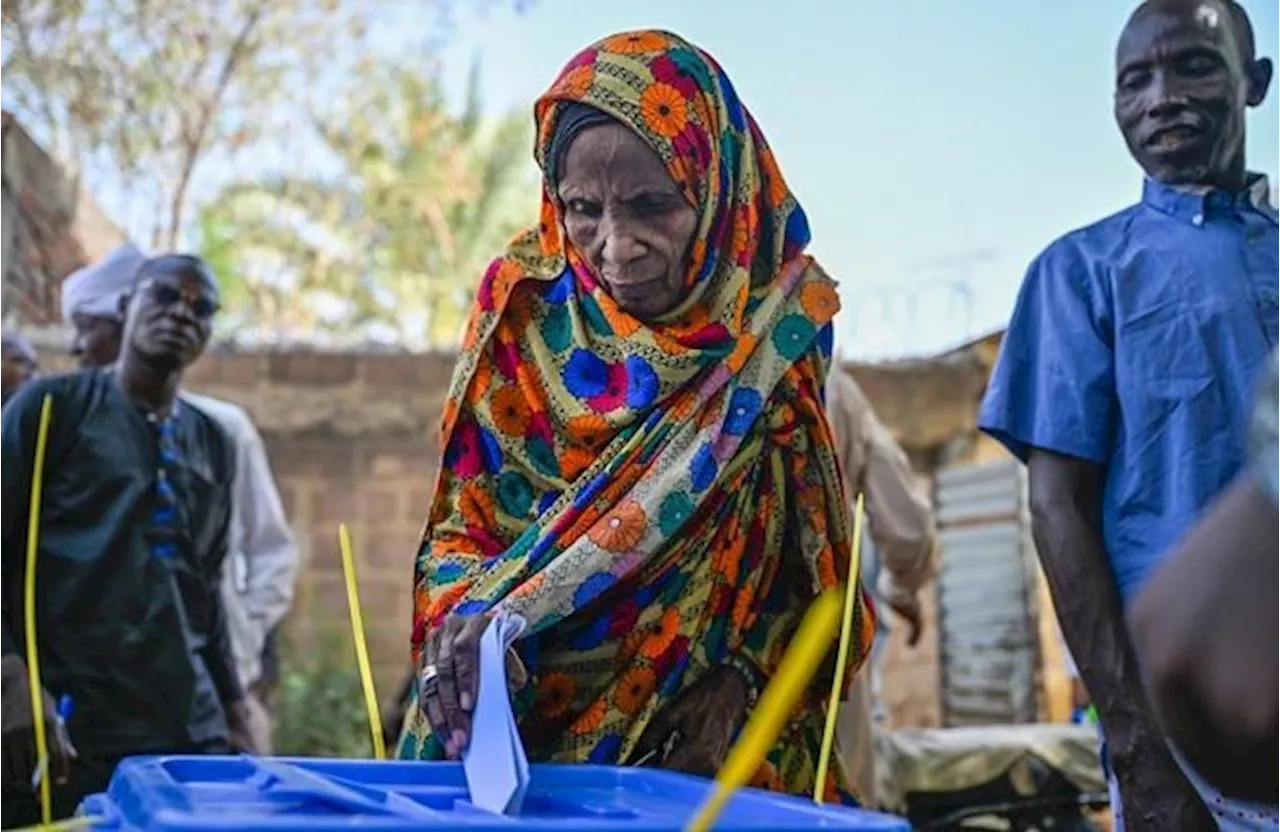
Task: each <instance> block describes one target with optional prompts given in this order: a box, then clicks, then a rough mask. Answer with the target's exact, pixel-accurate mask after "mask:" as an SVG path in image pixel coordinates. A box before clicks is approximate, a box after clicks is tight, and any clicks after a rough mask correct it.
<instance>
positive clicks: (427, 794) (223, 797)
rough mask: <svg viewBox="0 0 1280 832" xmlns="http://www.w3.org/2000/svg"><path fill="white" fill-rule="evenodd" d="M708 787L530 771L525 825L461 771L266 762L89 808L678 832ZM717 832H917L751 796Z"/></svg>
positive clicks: (185, 815)
mask: <svg viewBox="0 0 1280 832" xmlns="http://www.w3.org/2000/svg"><path fill="white" fill-rule="evenodd" d="M709 789H710V783H709V782H708V781H706V780H702V779H699V778H697V777H689V776H686V775H682V774H676V773H673V772H666V771H658V770H655V769H644V768H615V767H610V766H586V765H583V766H568V765H534V766H530V779H529V790H528V792H527V793H526V795H525V799H524V804H523V806H522V808H521V811H520V813H519V815H516V816H510V817H508V816H503V815H497V814H491V813H489V812H484V811H481V810H479V809H477V808H475V807H474V806H472V805H471V803H470V801H469V800H468V797H467V785H466V780H465V778H464V775H463V771H462V765H461V764H460V763H426V762H404V761H387V762H375V761H371V760H326V759H280V758H275V759H262V758H257V757H134V758H131V759H128V760H125V761H124V762H123V763H121V764H120V766H119V768H118V769H117V770H116V773H115V777H114V778H112V780H111V785H110V786H109V787H108V789H107V791H106V792H105V793H103V794H98V795H94V796H92V797H90V798H88V799H87V800H85V802H84V803H83V804H82V805H81V807H80V811H79V814H80V815H82V816H89V817H93V818H95V819H96V823H95V824H94V826H93V828H94V829H102V830H120V832H126V830H127V831H128V832H133V830H157V832H160V830H172V832H179V830H181V831H182V832H195V830H233V829H234V830H244V832H251V831H252V830H261V831H262V832H275V830H302V829H308V830H325V829H349V828H352V827H355V826H358V827H360V828H361V829H397V830H400V829H460V830H468V832H499V830H501V831H502V832H517V830H544V831H545V832H551V831H552V830H555V832H561V831H562V830H582V831H585V830H588V829H590V830H618V832H624V831H625V832H641V830H645V832H658V830H672V832H676V831H677V830H680V829H683V828H684V826H685V825H686V824H687V823H688V822H689V821H690V820H691V819H692V818H693V815H694V813H695V812H696V811H697V809H698V807H699V806H700V805H701V804H702V801H703V799H704V798H705V797H706V796H707V794H708V791H709ZM715 828H716V829H723V830H734V829H740V830H746V829H751V830H763V829H856V830H868V832H870V831H871V830H875V832H907V830H908V829H909V828H910V827H909V826H908V825H907V822H906V821H905V820H902V819H900V818H895V817H891V816H889V815H880V814H876V813H874V812H864V811H861V810H855V809H845V808H841V807H834V806H817V805H815V804H814V803H813V802H811V801H808V800H805V799H803V798H799V797H790V796H786V795H778V794H773V793H770V792H764V791H757V790H754V789H746V790H743V791H741V792H739V793H738V794H737V795H736V796H735V797H734V798H733V800H732V801H731V802H730V803H729V805H728V806H727V807H726V809H725V811H724V813H723V814H721V816H720V820H719V822H718V823H717V824H716V826H715Z"/></svg>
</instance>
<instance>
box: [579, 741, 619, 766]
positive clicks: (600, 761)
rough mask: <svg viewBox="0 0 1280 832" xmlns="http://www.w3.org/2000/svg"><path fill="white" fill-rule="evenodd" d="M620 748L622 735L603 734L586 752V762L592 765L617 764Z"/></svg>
mask: <svg viewBox="0 0 1280 832" xmlns="http://www.w3.org/2000/svg"><path fill="white" fill-rule="evenodd" d="M621 750H622V737H621V736H620V735H618V734H605V735H604V736H603V737H601V738H600V742H598V743H596V746H595V748H593V749H591V752H590V753H588V754H587V762H588V763H589V764H591V765H594V766H613V765H617V764H618V752H619V751H621Z"/></svg>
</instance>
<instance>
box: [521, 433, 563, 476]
mask: <svg viewBox="0 0 1280 832" xmlns="http://www.w3.org/2000/svg"><path fill="white" fill-rule="evenodd" d="M524 449H525V452H526V453H528V454H529V461H530V462H531V463H533V467H534V469H535V470H537V472H538V473H539V474H542V475H543V476H544V477H558V476H560V460H558V459H556V452H555V449H554V448H552V447H551V445H549V444H547V440H545V439H543V438H542V437H541V436H530V437H529V438H528V439H526V440H525V443H524Z"/></svg>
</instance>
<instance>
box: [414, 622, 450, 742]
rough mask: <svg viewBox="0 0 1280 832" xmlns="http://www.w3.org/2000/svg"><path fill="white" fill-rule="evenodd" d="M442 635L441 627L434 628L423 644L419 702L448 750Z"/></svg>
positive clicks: (437, 736)
mask: <svg viewBox="0 0 1280 832" xmlns="http://www.w3.org/2000/svg"><path fill="white" fill-rule="evenodd" d="M440 636H441V630H440V629H439V628H435V629H432V630H431V631H430V632H429V633H427V639H426V642H425V643H424V644H423V645H422V668H421V670H419V671H418V704H419V706H420V707H421V708H422V712H423V714H425V715H426V717H427V722H428V723H430V725H431V733H432V734H433V735H435V737H436V739H437V740H439V741H440V742H441V744H443V745H445V747H446V750H447V748H448V742H449V723H448V720H446V719H445V714H444V709H443V708H442V707H441V706H440V668H439V666H438V664H437V662H438V661H439V641H440Z"/></svg>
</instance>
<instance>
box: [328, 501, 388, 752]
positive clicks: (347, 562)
mask: <svg viewBox="0 0 1280 832" xmlns="http://www.w3.org/2000/svg"><path fill="white" fill-rule="evenodd" d="M338 546H339V548H341V550H342V574H343V577H345V578H346V579H347V607H348V608H349V609H350V610H351V639H352V641H354V642H355V645H356V661H357V662H358V663H359V665H360V684H361V685H362V686H363V687H364V707H365V710H367V711H368V712H369V733H370V734H371V735H372V736H373V756H374V758H375V759H378V760H385V759H387V746H386V744H385V743H384V742H383V740H382V717H381V716H380V715H379V713H378V694H377V691H375V690H374V687H373V671H372V670H370V669H369V645H368V644H366V643H365V639H364V616H363V615H361V613H360V589H359V586H358V585H357V583H356V561H355V558H354V557H352V555H351V533H350V532H348V531H347V524H346V523H339V524H338Z"/></svg>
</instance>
